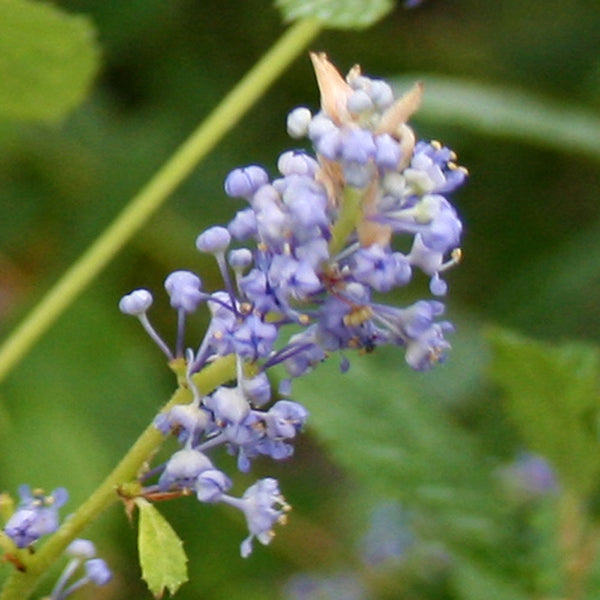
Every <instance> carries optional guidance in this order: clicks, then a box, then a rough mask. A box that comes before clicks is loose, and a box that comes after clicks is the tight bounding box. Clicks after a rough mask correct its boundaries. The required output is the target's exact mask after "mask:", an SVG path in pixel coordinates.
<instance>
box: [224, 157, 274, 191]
mask: <svg viewBox="0 0 600 600" xmlns="http://www.w3.org/2000/svg"><path fill="white" fill-rule="evenodd" d="M268 181H269V176H268V174H267V172H266V171H265V170H264V169H263V168H262V167H259V166H257V165H250V166H249V167H244V168H243V169H234V170H233V171H231V173H229V175H227V177H226V179H225V193H226V194H227V195H228V196H230V197H231V198H250V196H252V195H253V194H254V192H256V190H257V189H258V188H259V187H261V186H262V185H264V184H265V183H267V182H268Z"/></svg>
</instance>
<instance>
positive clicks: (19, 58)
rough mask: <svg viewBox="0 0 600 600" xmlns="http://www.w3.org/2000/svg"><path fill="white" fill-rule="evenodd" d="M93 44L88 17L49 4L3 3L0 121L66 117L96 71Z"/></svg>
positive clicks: (0, 14)
mask: <svg viewBox="0 0 600 600" xmlns="http://www.w3.org/2000/svg"><path fill="white" fill-rule="evenodd" d="M94 38H95V35H94V30H93V28H92V26H91V24H90V22H89V21H88V20H87V19H85V18H84V17H80V16H72V15H68V14H67V13H65V12H63V11H61V10H59V9H58V8H56V7H55V6H51V5H50V4H47V3H45V2H44V3H42V2H30V1H28V0H0V81H2V85H1V86H0V118H2V117H4V118H9V119H23V120H42V121H55V120H58V119H60V118H62V117H64V116H65V115H66V114H67V113H68V111H69V110H71V109H72V108H74V107H75V106H76V105H77V104H78V103H79V102H81V101H82V99H83V97H84V95H85V93H86V92H87V90H88V88H89V86H90V82H91V80H92V77H93V76H94V74H95V72H96V69H97V67H98V62H99V61H98V54H99V52H98V46H97V44H96V42H95V39H94Z"/></svg>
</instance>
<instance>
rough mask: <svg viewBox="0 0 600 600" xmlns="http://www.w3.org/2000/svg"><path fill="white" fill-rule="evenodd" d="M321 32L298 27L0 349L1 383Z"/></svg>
mask: <svg viewBox="0 0 600 600" xmlns="http://www.w3.org/2000/svg"><path fill="white" fill-rule="evenodd" d="M320 29H321V24H320V22H318V21H316V20H313V19H304V20H301V21H298V22H297V23H296V24H295V25H293V26H292V27H290V29H289V30H288V31H287V32H286V33H285V34H284V35H283V36H282V37H281V38H280V40H279V41H278V42H277V43H276V44H275V45H274V46H273V47H272V48H271V49H270V50H269V52H267V54H265V55H264V56H263V58H262V59H261V60H260V61H259V62H258V63H257V64H256V65H255V66H254V67H253V68H252V70H251V71H249V72H248V74H247V75H246V76H245V77H244V79H242V80H241V81H240V82H239V84H238V85H237V86H236V87H235V88H234V89H233V90H232V91H231V92H230V93H229V95H228V96H227V97H226V98H225V99H224V100H223V101H222V102H221V104H219V106H218V107H217V108H216V109H215V110H214V111H213V112H212V113H211V114H210V115H209V116H208V118H207V119H206V120H205V121H204V122H203V123H202V124H201V125H200V126H199V127H198V128H197V129H196V130H195V131H194V132H193V133H192V134H191V136H190V137H189V138H188V139H187V140H186V141H185V142H184V143H183V144H182V145H181V146H180V147H179V149H178V150H177V151H176V152H175V154H173V156H172V157H171V158H170V159H169V160H168V161H167V162H166V163H165V164H164V165H163V167H162V168H161V169H159V170H158V171H157V172H156V174H155V175H154V176H153V177H152V178H151V179H150V181H149V182H148V183H147V184H146V186H145V187H143V188H142V189H141V190H140V192H139V193H138V194H137V196H135V197H134V198H133V199H132V200H131V202H130V203H129V204H128V205H127V206H126V207H125V209H124V210H123V211H122V212H121V213H120V214H119V215H118V216H117V217H116V219H115V220H114V222H113V223H112V224H111V225H110V226H109V227H108V228H107V229H106V230H105V231H104V233H102V234H101V235H100V236H99V237H98V238H97V239H96V241H95V242H94V243H93V244H92V245H91V246H90V247H89V248H88V249H87V250H86V251H85V252H84V254H82V255H81V257H80V258H79V260H77V262H75V263H74V264H73V265H72V266H71V267H70V268H69V269H68V270H67V271H66V272H65V273H64V275H63V276H62V277H61V278H60V279H59V280H58V282H57V283H56V284H55V285H54V287H52V288H51V289H50V290H49V291H48V292H47V293H46V295H45V296H44V297H43V298H42V300H41V301H40V302H39V304H38V305H37V306H35V307H34V309H33V310H32V311H31V313H30V314H29V315H28V316H27V317H26V318H25V320H24V321H23V322H22V323H21V325H20V326H19V327H17V328H16V329H15V330H14V332H13V333H12V335H11V336H10V337H9V338H8V339H7V340H6V341H5V342H4V344H3V345H2V347H0V381H1V380H2V379H4V377H5V376H6V375H7V374H8V373H9V372H10V370H11V369H12V367H14V366H15V365H16V364H17V363H18V362H19V360H20V359H21V358H22V357H23V356H24V355H25V354H26V353H27V352H28V351H29V349H30V348H31V347H32V346H33V344H34V343H35V342H36V341H37V340H38V339H39V338H40V337H41V336H42V335H43V334H44V333H45V331H46V330H47V329H48V328H49V327H50V326H51V325H52V324H53V323H54V321H55V320H56V319H57V318H58V317H59V316H60V314H61V313H62V312H63V311H64V310H65V309H66V308H67V307H68V306H69V305H70V304H71V303H72V302H73V301H74V300H75V299H76V298H77V296H78V295H79V294H80V293H81V292H82V291H83V290H84V289H85V288H86V287H87V285H88V284H89V283H90V282H91V281H93V280H94V278H95V277H96V276H97V275H98V273H100V271H101V270H102V269H103V268H104V267H105V266H106V265H107V263H108V262H109V261H110V260H111V259H112V258H113V257H114V256H115V255H116V254H117V253H118V251H119V250H120V249H121V248H122V247H123V246H124V245H125V244H126V243H127V242H128V241H129V240H130V239H131V237H132V236H133V235H134V234H135V233H136V232H137V231H138V230H139V229H140V227H142V225H143V224H144V223H145V222H146V221H147V220H148V219H149V218H150V217H151V216H152V214H153V213H154V212H155V211H156V210H157V209H158V208H159V207H160V205H161V204H162V203H163V202H164V201H165V199H166V198H167V197H168V195H169V194H170V193H171V192H173V190H174V189H175V188H176V187H177V186H178V185H179V184H180V183H181V182H182V181H183V180H184V179H185V178H186V177H187V176H188V175H189V174H190V173H191V172H192V170H193V169H194V168H195V167H196V166H197V164H198V163H199V162H200V161H201V160H202V159H203V158H204V157H205V156H206V155H207V154H208V152H209V151H210V150H211V149H212V148H213V147H214V146H215V144H216V143H217V142H218V141H219V140H220V139H221V138H222V137H223V136H224V135H225V134H226V133H227V132H228V131H229V130H230V129H231V128H232V127H233V126H234V125H235V124H236V123H237V122H238V121H239V119H240V118H241V117H242V116H243V115H244V114H245V113H246V111H247V110H248V109H249V108H250V107H251V106H252V105H253V104H254V103H255V102H256V101H257V100H258V99H259V98H260V97H261V96H262V95H263V94H264V92H265V91H266V90H267V89H268V87H269V86H270V85H271V84H272V83H273V81H274V80H275V79H276V78H277V77H278V76H279V75H280V73H282V72H283V71H284V70H285V68H286V67H287V66H288V65H289V64H290V63H291V62H292V61H293V60H294V59H295V58H296V57H297V56H298V55H299V54H300V53H301V52H302V51H303V50H304V49H305V48H306V46H307V45H308V44H309V43H310V42H311V41H312V40H313V39H314V37H315V36H316V35H317V34H318V33H319V31H320Z"/></svg>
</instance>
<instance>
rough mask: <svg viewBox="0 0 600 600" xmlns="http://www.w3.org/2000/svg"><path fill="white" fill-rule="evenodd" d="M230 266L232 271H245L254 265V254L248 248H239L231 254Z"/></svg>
mask: <svg viewBox="0 0 600 600" xmlns="http://www.w3.org/2000/svg"><path fill="white" fill-rule="evenodd" d="M229 264H230V265H231V268H232V269H236V270H238V269H240V270H241V269H245V268H246V267H249V266H250V265H251V264H252V252H250V250H248V248H239V249H237V250H232V251H231V252H230V253H229Z"/></svg>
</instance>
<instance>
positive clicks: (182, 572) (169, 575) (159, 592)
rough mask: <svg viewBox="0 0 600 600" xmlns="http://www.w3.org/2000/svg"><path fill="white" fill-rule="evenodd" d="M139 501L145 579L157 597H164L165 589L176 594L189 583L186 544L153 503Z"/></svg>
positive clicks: (137, 502) (141, 558) (139, 542)
mask: <svg viewBox="0 0 600 600" xmlns="http://www.w3.org/2000/svg"><path fill="white" fill-rule="evenodd" d="M135 502H136V504H137V506H138V508H139V511H140V517H139V526H138V528H139V534H138V551H139V555H140V565H141V567H142V578H143V579H144V581H145V582H146V583H147V584H148V587H149V588H150V591H151V592H152V593H153V594H154V597H155V598H162V596H163V594H164V592H165V590H169V592H170V593H171V595H173V594H175V592H176V591H177V590H178V589H179V588H180V587H181V585H182V584H184V583H185V582H186V581H187V580H188V576H187V566H186V565H187V556H186V555H185V551H184V550H183V543H182V542H181V540H180V539H179V537H178V535H177V534H176V533H175V531H173V528H172V527H171V526H170V525H169V523H168V522H167V520H166V519H165V518H164V517H163V516H162V515H161V514H160V513H159V512H158V510H157V509H156V508H155V506H154V505H153V504H150V502H148V501H147V500H144V499H143V498H138V499H136V501H135Z"/></svg>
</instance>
